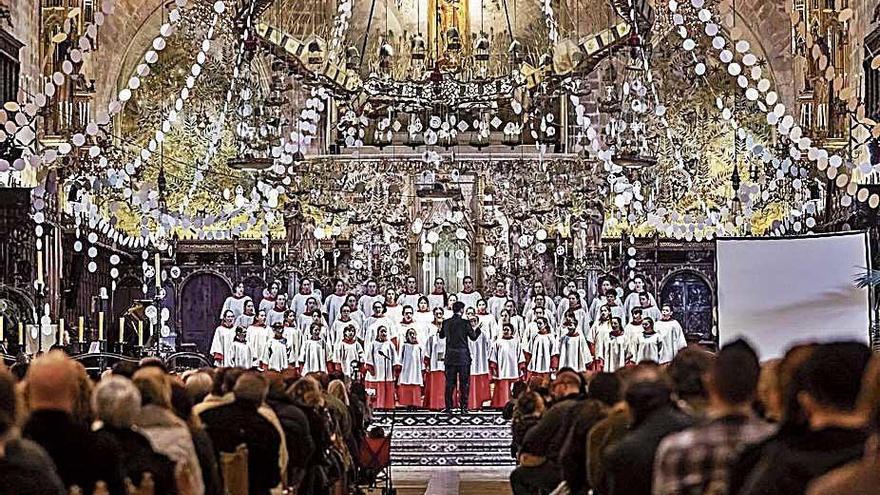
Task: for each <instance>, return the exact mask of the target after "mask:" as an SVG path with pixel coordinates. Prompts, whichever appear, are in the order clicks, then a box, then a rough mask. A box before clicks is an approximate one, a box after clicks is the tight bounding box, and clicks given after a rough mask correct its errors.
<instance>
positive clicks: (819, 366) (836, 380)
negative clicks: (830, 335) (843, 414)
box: [796, 342, 871, 411]
mask: <svg viewBox="0 0 880 495" xmlns="http://www.w3.org/2000/svg"><path fill="white" fill-rule="evenodd" d="M870 359H871V350H870V349H869V348H868V346H866V345H865V344H861V343H858V342H836V343H831V344H821V345H819V346H818V347H816V349H815V350H814V351H813V353H812V354H811V355H810V357H809V358H808V359H807V361H806V362H805V363H804V365H803V366H802V367H801V369H800V370H799V373H798V377H797V378H796V380H797V381H800V385H801V391H803V392H804V393H806V394H808V395H809V396H811V397H812V398H813V399H814V400H815V401H816V402H817V403H819V404H820V405H822V406H825V407H828V408H831V409H835V410H838V411H852V410H854V409H855V407H856V402H857V400H858V396H859V391H860V390H861V386H862V377H863V376H864V374H865V368H866V367H867V365H868V361H869V360H870Z"/></svg>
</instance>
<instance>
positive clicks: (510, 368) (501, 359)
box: [489, 337, 526, 407]
mask: <svg viewBox="0 0 880 495" xmlns="http://www.w3.org/2000/svg"><path fill="white" fill-rule="evenodd" d="M525 362H526V355H525V353H524V352H523V349H522V346H521V345H520V343H519V340H518V339H517V338H515V337H514V338H510V339H505V338H503V337H502V338H499V339H498V340H496V341H495V342H493V343H492V347H491V348H490V349H489V363H491V365H492V368H494V371H495V376H494V380H495V390H494V391H493V393H492V407H504V406H505V405H506V404H507V402H508V401H509V400H510V386H511V385H512V384H513V382H515V381H518V380H519V379H521V378H522V372H521V371H520V368H521V366H522V365H525Z"/></svg>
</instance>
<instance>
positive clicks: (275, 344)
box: [260, 321, 289, 371]
mask: <svg viewBox="0 0 880 495" xmlns="http://www.w3.org/2000/svg"><path fill="white" fill-rule="evenodd" d="M260 363H261V367H262V369H263V370H272V371H283V370H286V369H287V366H288V365H289V354H288V349H287V340H286V339H285V338H284V322H283V321H278V322H275V324H273V325H272V338H271V339H270V340H269V344H268V345H266V348H265V350H264V351H263V357H262V358H261V359H260Z"/></svg>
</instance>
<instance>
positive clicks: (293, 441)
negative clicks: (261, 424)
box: [266, 391, 315, 469]
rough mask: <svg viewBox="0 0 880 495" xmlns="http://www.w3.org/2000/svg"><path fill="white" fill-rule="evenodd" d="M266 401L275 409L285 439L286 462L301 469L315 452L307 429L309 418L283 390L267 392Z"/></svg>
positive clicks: (291, 466) (313, 443)
mask: <svg viewBox="0 0 880 495" xmlns="http://www.w3.org/2000/svg"><path fill="white" fill-rule="evenodd" d="M266 403H267V404H268V405H269V407H271V408H272V410H273V411H275V415H276V416H278V421H280V422H281V429H282V430H284V438H285V439H286V440H287V453H288V463H287V465H288V466H289V467H290V468H294V469H297V468H298V469H302V468H305V467H306V465H307V464H308V463H309V461H310V460H311V458H312V455H314V453H315V441H314V440H313V439H312V434H311V431H310V430H309V418H308V417H306V414H305V413H304V412H303V411H302V409H300V408H299V407H297V406H296V404H294V403H293V399H291V398H290V397H288V396H287V395H286V394H284V393H283V392H273V391H270V392H269V396H268V397H267V398H266Z"/></svg>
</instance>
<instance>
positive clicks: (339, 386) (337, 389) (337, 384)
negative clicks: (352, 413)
mask: <svg viewBox="0 0 880 495" xmlns="http://www.w3.org/2000/svg"><path fill="white" fill-rule="evenodd" d="M327 393H328V394H329V395H332V396H333V397H336V398H337V399H339V400H340V401H342V403H343V404H345V405H348V392H347V391H346V390H345V382H343V381H342V380H333V381H332V382H330V384H329V385H327Z"/></svg>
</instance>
